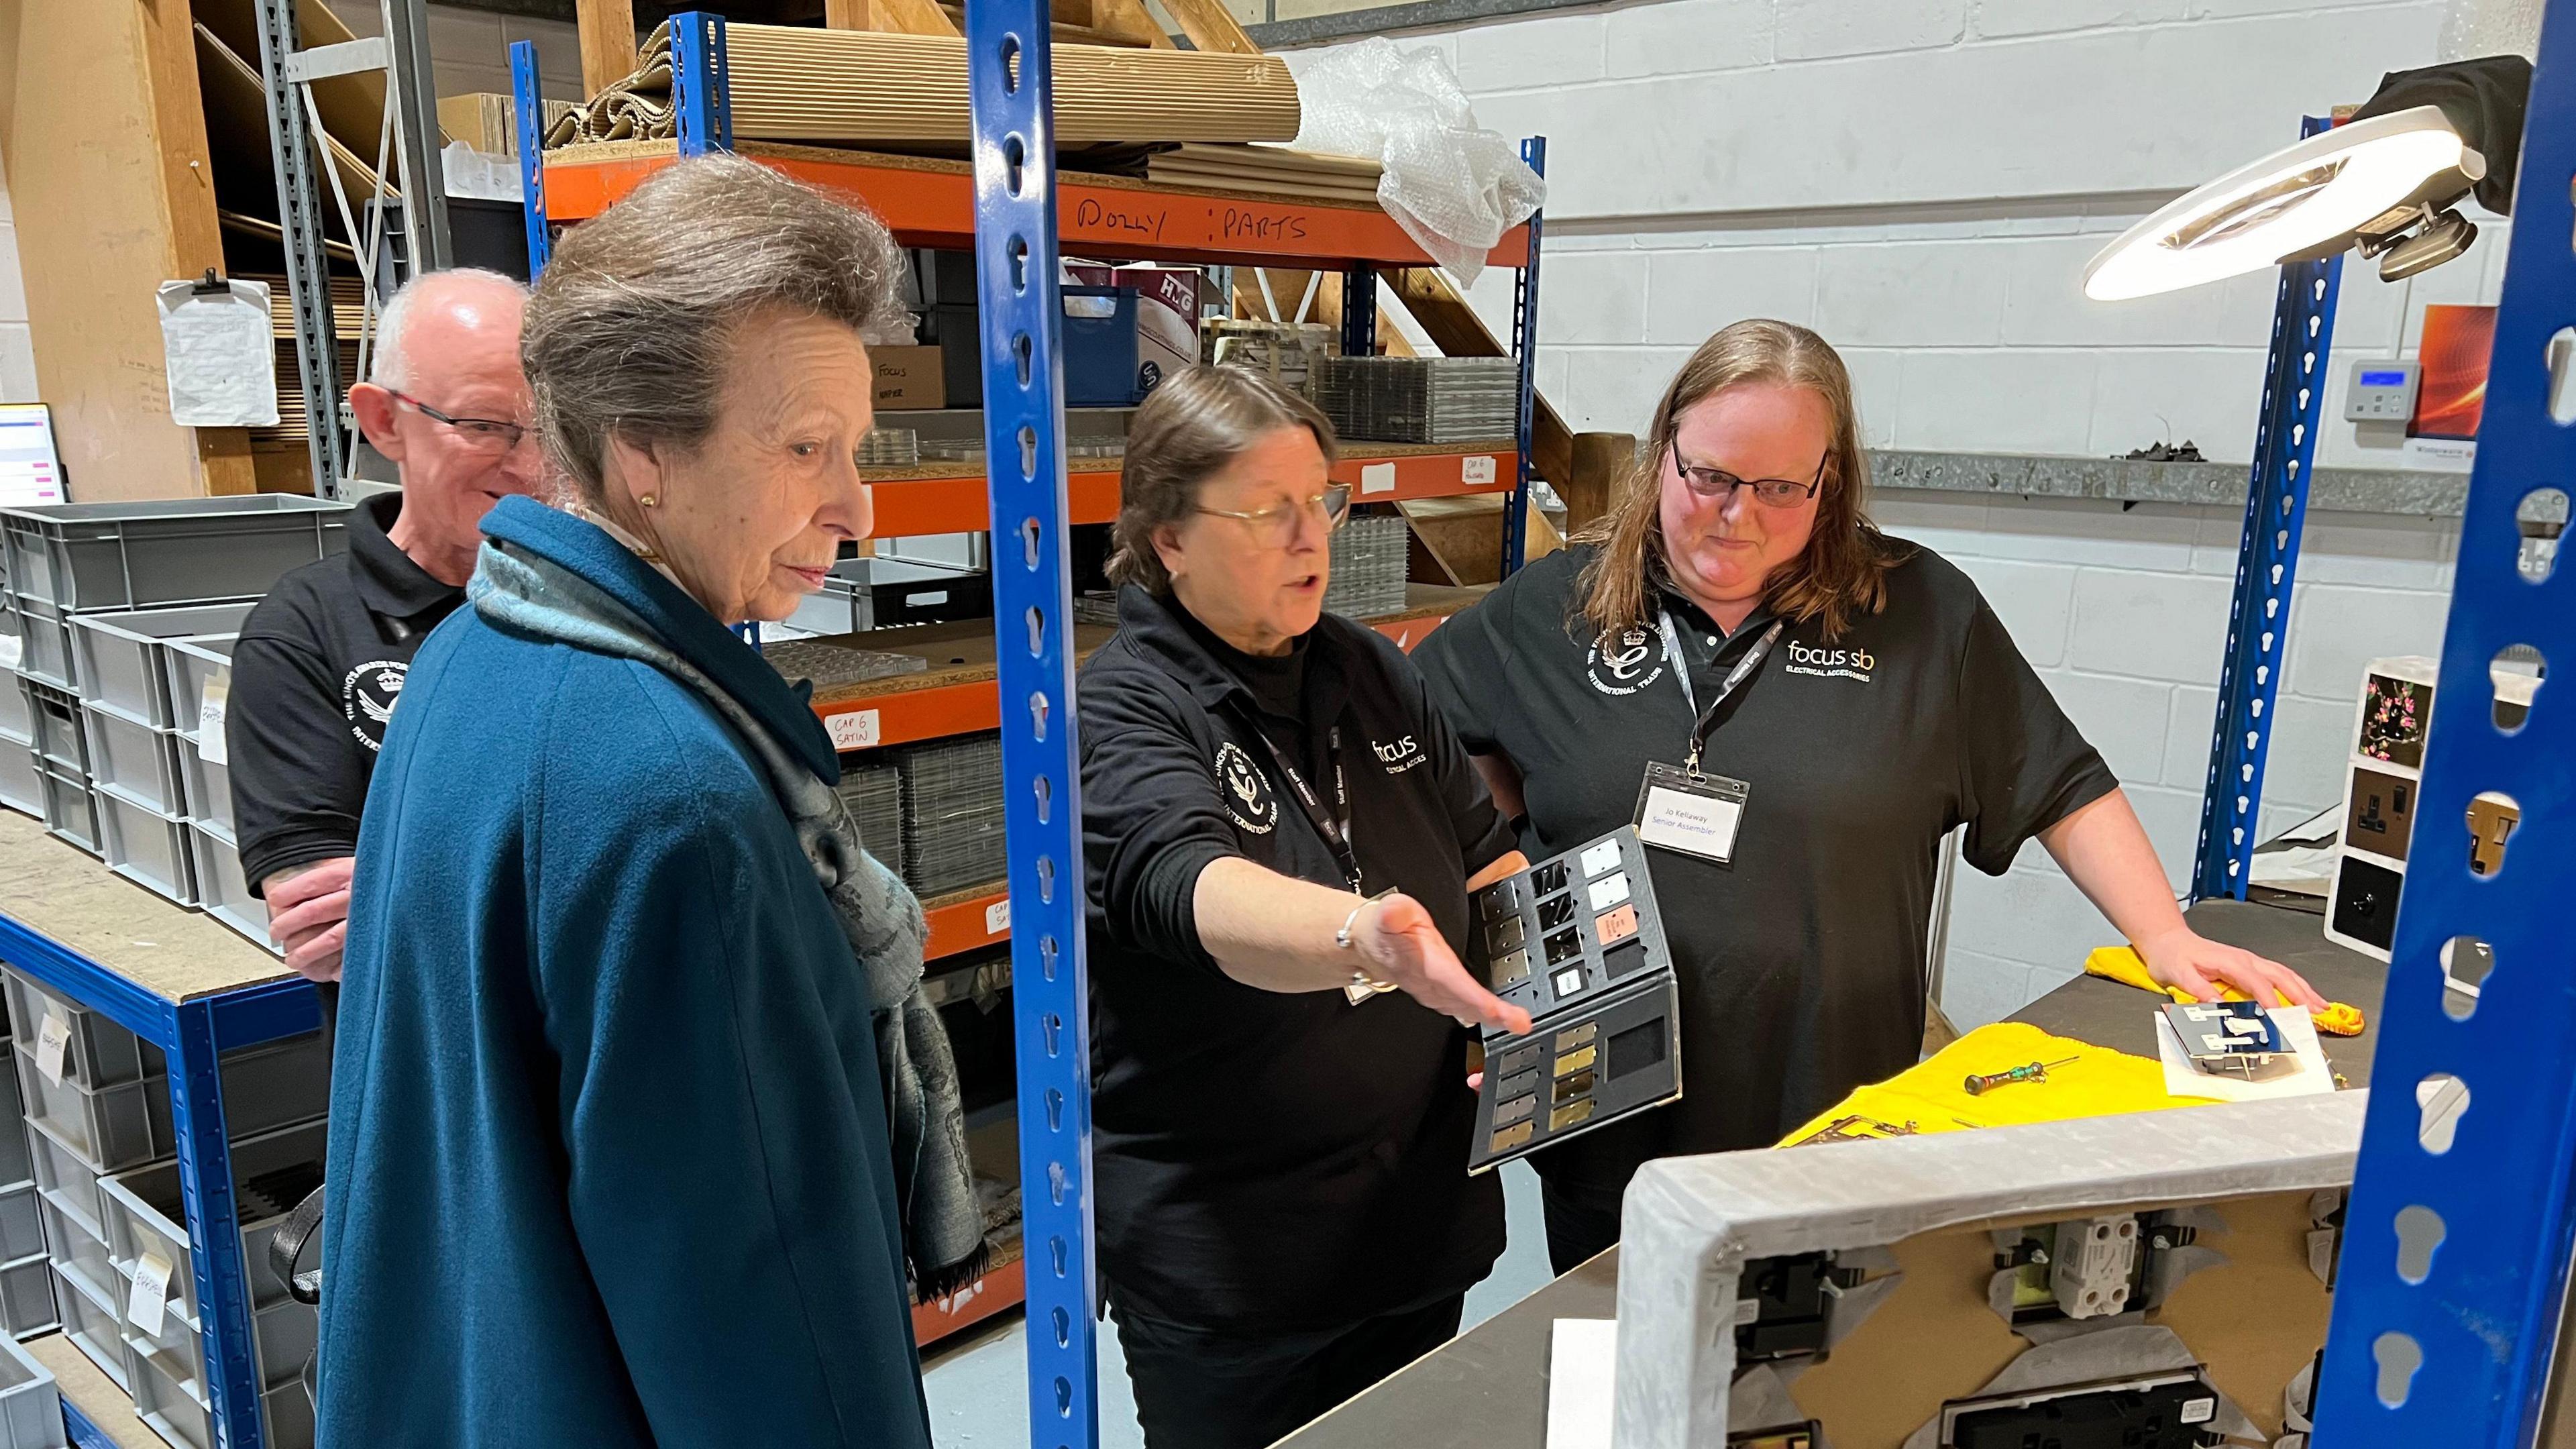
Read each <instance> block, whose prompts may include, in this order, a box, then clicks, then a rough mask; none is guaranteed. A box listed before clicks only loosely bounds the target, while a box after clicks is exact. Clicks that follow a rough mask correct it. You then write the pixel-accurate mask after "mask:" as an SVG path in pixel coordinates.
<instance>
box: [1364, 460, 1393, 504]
mask: <svg viewBox="0 0 2576 1449" xmlns="http://www.w3.org/2000/svg"><path fill="white" fill-rule="evenodd" d="M1394 491H1395V465H1394V464H1393V463H1369V464H1366V465H1364V466H1362V467H1361V469H1360V496H1361V497H1363V498H1365V497H1367V496H1368V495H1370V494H1372V493H1392V492H1394Z"/></svg>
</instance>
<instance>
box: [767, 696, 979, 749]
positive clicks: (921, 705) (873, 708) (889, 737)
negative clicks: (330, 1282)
mask: <svg viewBox="0 0 2576 1449" xmlns="http://www.w3.org/2000/svg"><path fill="white" fill-rule="evenodd" d="M814 713H815V714H817V715H819V716H821V718H822V721H823V728H824V729H825V730H827V731H829V732H830V733H831V736H832V746H833V748H835V749H840V750H872V749H875V748H877V747H878V746H880V745H908V744H911V743H913V742H915V741H917V740H944V739H946V738H948V737H949V736H951V735H971V734H975V733H978V732H980V731H983V730H997V729H1000V728H1001V727H1002V707H1001V691H1000V689H999V687H998V686H996V685H995V684H994V683H993V681H991V680H989V679H971V680H968V681H966V682H964V683H962V684H943V685H938V686H935V687H933V688H930V689H906V690H900V691H897V692H895V693H891V694H871V695H869V696H867V697H865V698H863V699H852V700H843V701H839V702H837V703H829V704H818V705H816V706H814Z"/></svg>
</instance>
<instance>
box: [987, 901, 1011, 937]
mask: <svg viewBox="0 0 2576 1449" xmlns="http://www.w3.org/2000/svg"><path fill="white" fill-rule="evenodd" d="M1010 929H1011V903H1010V902H1009V901H1008V900H998V901H995V902H993V903H992V904H991V905H989V906H986V907H985V908H984V934H985V935H987V936H998V935H1001V934H1002V933H1003V932H1005V931H1008V930H1010Z"/></svg>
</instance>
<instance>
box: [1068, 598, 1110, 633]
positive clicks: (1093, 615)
mask: <svg viewBox="0 0 2576 1449" xmlns="http://www.w3.org/2000/svg"><path fill="white" fill-rule="evenodd" d="M1073 622H1075V623H1077V624H1098V625H1099V626H1101V627H1102V628H1104V629H1114V628H1117V627H1118V596H1117V595H1116V594H1076V595H1074V596H1073Z"/></svg>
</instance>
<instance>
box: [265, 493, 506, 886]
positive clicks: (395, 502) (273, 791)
mask: <svg viewBox="0 0 2576 1449" xmlns="http://www.w3.org/2000/svg"><path fill="white" fill-rule="evenodd" d="M401 510H402V495H401V494H399V493H386V494H380V495H378V496H376V497H374V498H370V499H367V500H366V501H365V502H363V503H360V504H359V505H358V506H357V507H356V508H355V509H352V510H351V511H350V514H349V547H348V550H347V551H346V552H345V553H339V554H334V555H333V556H331V557H330V558H326V559H323V560H320V561H319V562H316V563H310V564H306V565H305V566H304V567H302V568H300V569H297V570H296V571H295V572H293V573H291V574H288V575H287V576H286V577H284V578H282V579H279V580H278V581H277V587H275V588H273V589H271V590H269V592H268V597H267V598H265V599H262V600H260V602H259V607H257V608H255V609H253V610H251V612H250V618H248V619H247V620H245V621H244V622H243V624H242V631H241V638H240V640H239V641H238V642H236V643H235V644H234V646H233V670H232V694H231V697H230V700H229V702H228V703H227V705H226V708H225V711H224V746H225V749H226V751H227V752H228V753H229V754H230V756H231V765H230V767H229V768H230V772H231V775H232V789H233V824H234V828H235V832H236V833H237V835H238V836H239V838H240V843H241V858H242V875H243V877H244V878H245V879H247V880H248V881H249V882H250V886H251V889H252V891H254V892H256V891H258V890H259V883H260V882H261V881H262V880H265V879H267V878H268V877H269V876H270V875H272V874H275V873H276V872H278V871H281V870H285V869H288V868H289V867H292V866H298V865H304V864H308V863H310V862H312V861H316V860H324V859H328V858H329V857H332V856H335V855H355V854H357V853H358V816H359V813H360V812H361V810H362V809H363V808H364V807H365V805H366V802H367V780H368V778H369V777H370V776H371V775H373V774H374V772H375V768H376V752H377V751H378V750H379V749H381V748H382V747H383V745H384V741H385V724H386V722H387V721H388V720H390V719H391V718H392V717H393V709H394V704H395V702H396V701H397V700H399V699H400V698H401V697H402V685H403V676H404V675H405V674H406V673H407V672H409V670H410V669H411V657H412V654H413V652H414V651H415V650H417V649H419V648H420V641H421V639H422V637H423V636H424V635H426V634H428V633H429V631H430V630H431V629H433V628H435V627H437V625H438V622H439V621H440V620H442V619H444V618H446V617H447V616H448V615H449V614H451V613H453V612H455V609H456V606H457V605H458V604H460V603H462V602H464V599H465V591H464V590H463V589H460V588H456V587H453V586H451V585H448V584H443V583H441V582H439V581H438V580H437V579H435V578H432V577H430V575H429V574H428V573H427V572H426V571H424V570H423V569H422V568H421V566H420V565H419V564H416V563H414V562H412V560H411V556H410V555H408V554H406V553H404V552H403V551H402V550H401V549H399V548H397V547H395V546H394V542H393V540H392V539H390V538H388V537H386V536H385V534H386V530H388V529H390V528H392V527H393V523H394V519H395V518H396V517H398V516H399V515H400V513H401Z"/></svg>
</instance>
